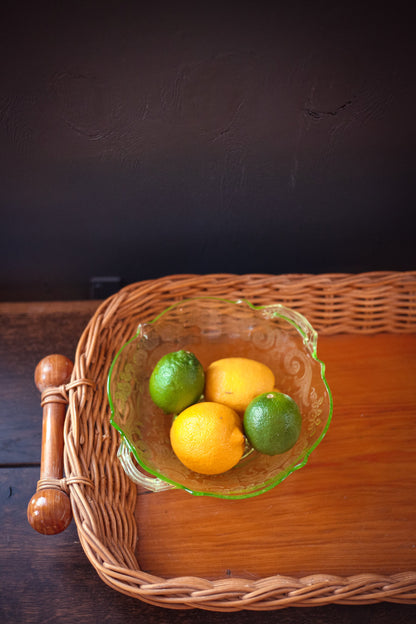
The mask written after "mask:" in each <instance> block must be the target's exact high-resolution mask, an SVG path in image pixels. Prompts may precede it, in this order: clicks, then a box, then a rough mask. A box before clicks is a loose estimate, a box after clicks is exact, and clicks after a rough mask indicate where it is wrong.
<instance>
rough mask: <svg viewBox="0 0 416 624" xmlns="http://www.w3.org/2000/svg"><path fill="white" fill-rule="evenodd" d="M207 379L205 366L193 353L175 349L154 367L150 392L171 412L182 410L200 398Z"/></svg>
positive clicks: (157, 401) (158, 404)
mask: <svg viewBox="0 0 416 624" xmlns="http://www.w3.org/2000/svg"><path fill="white" fill-rule="evenodd" d="M204 381H205V375H204V369H203V367H202V364H201V363H200V361H199V360H198V358H197V357H196V356H195V355H194V354H193V353H191V352H190V351H185V350H183V349H181V350H180V351H172V352H171V353H167V354H166V355H164V356H163V357H161V358H160V360H159V361H158V362H157V364H156V366H155V367H154V369H153V371H152V374H151V376H150V380H149V391H150V396H151V398H152V400H153V401H154V403H156V405H157V406H158V407H160V408H162V409H163V411H164V412H166V413H167V414H178V413H179V412H181V411H182V410H184V409H185V408H186V407H188V406H189V405H192V403H195V402H196V401H198V400H199V399H200V397H201V395H202V392H203V390H204Z"/></svg>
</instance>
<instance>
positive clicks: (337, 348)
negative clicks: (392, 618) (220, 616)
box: [136, 334, 416, 579]
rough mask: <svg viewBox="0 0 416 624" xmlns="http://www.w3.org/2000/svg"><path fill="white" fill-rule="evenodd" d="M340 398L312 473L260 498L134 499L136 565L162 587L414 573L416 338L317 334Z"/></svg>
mask: <svg viewBox="0 0 416 624" xmlns="http://www.w3.org/2000/svg"><path fill="white" fill-rule="evenodd" d="M318 356H319V357H320V359H322V360H323V361H324V362H325V364H326V370H327V380H328V383H329V386H330V388H331V391H332V394H333V400H334V413H333V419H332V423H331V426H330V428H329V431H328V433H327V435H326V437H325V439H324V440H323V441H322V442H321V444H320V446H318V448H317V449H316V450H315V451H314V453H313V454H312V456H311V457H310V459H309V462H308V464H307V465H306V466H305V467H304V468H302V469H301V470H299V471H298V472H296V473H294V474H292V475H291V476H290V477H289V478H288V479H286V480H285V481H284V482H283V483H282V484H280V485H279V486H277V487H276V488H275V489H274V490H272V491H270V492H268V493H266V494H263V495H261V496H258V497H255V498H252V499H248V500H242V501H227V500H224V501H223V500H219V499H213V498H208V497H196V496H192V495H190V494H187V493H185V492H182V491H179V490H171V491H167V492H161V493H150V492H145V491H144V490H141V489H139V496H138V502H137V508H136V521H137V525H138V544H137V552H136V555H137V558H138V560H139V561H140V566H141V569H142V570H144V571H146V572H149V573H151V574H155V575H159V576H163V577H165V578H169V577H178V576H189V575H192V576H198V577H203V578H223V577H227V576H232V577H243V578H253V579H256V578H265V577H267V576H271V575H274V574H281V575H288V576H296V577H302V576H307V575H309V574H316V573H323V574H335V575H340V576H348V575H352V574H358V573H361V572H370V573H379V574H385V575H390V574H394V573H397V572H404V571H409V570H416V504H415V492H416V471H415V457H416V383H415V372H416V335H414V334H412V335H398V334H378V335H373V336H365V335H364V336H363V335H336V336H320V338H319V341H318Z"/></svg>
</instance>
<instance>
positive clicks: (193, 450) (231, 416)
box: [170, 401, 245, 475]
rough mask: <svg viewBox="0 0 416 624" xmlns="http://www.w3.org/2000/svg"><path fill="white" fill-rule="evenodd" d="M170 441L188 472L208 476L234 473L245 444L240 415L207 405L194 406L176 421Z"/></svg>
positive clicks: (213, 405)
mask: <svg viewBox="0 0 416 624" xmlns="http://www.w3.org/2000/svg"><path fill="white" fill-rule="evenodd" d="M170 441H171V444H172V449H173V451H174V453H175V455H176V456H177V457H178V459H179V460H180V461H181V462H182V463H183V464H184V465H185V466H186V467H187V468H189V469H190V470H193V471H194V472H198V473H201V474H205V475H215V474H221V473H223V472H226V471H227V470H230V469H231V468H232V467H233V466H235V465H236V464H237V463H238V462H239V461H240V459H241V457H242V455H243V452H244V444H245V439H244V435H243V431H242V424H241V419H240V417H239V416H238V414H237V413H236V412H235V411H234V410H232V409H231V408H230V407H227V406H226V405H221V404H220V403H212V402H207V401H205V402H201V403H196V404H194V405H191V406H190V407H188V408H187V409H185V410H184V411H183V412H181V413H180V414H179V415H178V416H177V417H176V418H175V420H174V421H173V423H172V427H171V430H170Z"/></svg>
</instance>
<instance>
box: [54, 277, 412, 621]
mask: <svg viewBox="0 0 416 624" xmlns="http://www.w3.org/2000/svg"><path fill="white" fill-rule="evenodd" d="M204 294H209V295H213V296H227V297H230V298H231V297H233V298H234V297H235V298H246V299H248V300H250V301H251V302H253V303H255V304H262V303H263V304H264V303H277V302H279V303H283V304H285V305H287V306H289V307H292V308H294V309H297V310H299V311H300V312H302V313H303V314H305V315H306V316H307V318H308V319H309V320H310V321H311V323H312V325H313V326H314V327H315V328H316V329H317V330H318V331H319V332H320V333H326V334H332V333H340V332H350V333H359V332H361V333H374V332H401V333H402V332H415V331H416V271H407V272H400V273H397V272H394V273H393V272H374V273H362V274H358V275H352V274H326V275H319V276H317V275H282V276H273V275H253V274H252V275H241V276H238V275H229V274H213V275H204V276H201V275H175V276H168V277H164V278H160V279H156V280H148V281H143V282H139V283H137V284H131V285H129V286H127V287H126V288H124V289H122V290H121V291H120V292H119V293H117V294H115V295H113V296H112V297H110V298H109V299H107V300H106V301H104V302H103V303H102V305H100V307H99V308H98V310H97V311H96V313H95V314H94V315H93V317H92V318H91V320H90V322H89V323H88V325H87V327H86V329H85V331H84V332H83V334H82V336H81V338H80V340H79V343H78V347H77V351H76V355H75V366H74V372H73V377H72V383H71V384H70V386H69V389H68V398H69V406H68V412H67V417H66V420H65V431H64V436H65V472H66V475H67V478H66V481H67V487H68V489H69V491H70V497H71V503H72V509H73V514H74V519H75V522H76V525H77V529H78V534H79V538H80V541H81V544H82V546H83V548H84V551H85V553H86V555H87V557H88V559H89V560H90V562H91V564H92V565H93V566H94V568H95V569H96V571H97V573H98V574H99V576H100V577H101V578H102V579H103V581H104V582H105V583H107V584H108V585H109V586H110V587H113V588H114V589H116V590H117V591H119V592H121V593H124V594H127V595H129V596H132V597H135V598H139V599H140V600H142V601H144V602H148V603H150V604H154V605H157V606H163V607H169V608H176V609H186V608H200V609H208V610H214V611H239V610H242V609H247V610H249V609H251V610H259V611H260V610H272V609H281V608H284V607H288V606H298V607H299V606H319V605H325V604H328V603H339V604H369V603H375V602H380V601H390V602H402V603H416V572H413V571H409V572H403V573H400V574H394V575H392V576H382V575H379V574H371V573H369V574H357V575H355V576H348V577H343V578H342V577H338V576H329V575H321V574H314V575H312V576H308V577H304V578H292V577H287V576H280V575H276V576H271V577H268V578H263V579H259V580H252V579H250V580H248V579H244V578H221V579H216V580H206V579H202V578H197V577H188V576H184V577H180V578H169V579H165V578H160V577H155V576H152V575H149V574H147V573H145V572H143V571H141V570H140V565H139V563H138V562H137V561H136V559H135V555H134V552H135V546H136V540H137V526H136V523H135V518H134V511H135V504H136V487H135V486H134V485H133V484H132V482H131V481H130V480H129V479H128V478H127V477H126V475H125V473H124V472H123V470H122V468H121V466H120V464H119V462H118V460H117V457H116V454H117V449H118V442H119V440H118V434H117V433H116V431H115V430H114V429H113V428H112V427H111V426H110V424H109V410H108V405H107V396H106V379H107V374H108V368H109V366H110V363H111V361H112V359H113V357H114V356H115V354H116V353H117V351H118V349H119V348H120V346H121V345H122V344H123V343H124V342H125V341H126V340H127V339H128V338H129V337H131V336H132V335H133V334H134V332H135V330H136V327H137V324H138V322H139V321H145V320H150V319H151V318H152V317H153V316H154V315H155V312H159V311H160V310H162V309H163V308H164V307H166V305H168V304H169V303H171V302H172V301H178V300H180V299H184V298H186V297H192V296H197V295H204ZM77 380H78V381H79V380H89V384H90V382H92V383H93V386H94V387H92V386H91V385H89V384H87V383H74V381H77Z"/></svg>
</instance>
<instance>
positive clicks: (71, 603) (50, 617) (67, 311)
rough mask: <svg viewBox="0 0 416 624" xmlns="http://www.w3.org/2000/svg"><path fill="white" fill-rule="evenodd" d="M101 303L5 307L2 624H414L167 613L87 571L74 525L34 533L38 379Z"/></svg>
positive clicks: (397, 615)
mask: <svg viewBox="0 0 416 624" xmlns="http://www.w3.org/2000/svg"><path fill="white" fill-rule="evenodd" d="M98 303H99V302H97V301H85V302H67V303H64V302H62V303H61V302H54V303H1V304H0V387H1V404H0V422H1V437H0V439H1V442H0V468H1V470H0V492H1V506H0V514H1V531H0V545H1V556H0V571H1V579H0V621H1V622H2V624H6V623H9V622H10V623H11V622H13V623H20V622H22V623H23V622H24V623H31V622H45V621H51V622H59V623H64V622H77V623H78V624H82V623H83V622H88V623H90V622H105V621H108V622H112V623H114V624H116V623H117V622H122V623H123V624H128V623H129V622H138V621H140V622H172V623H175V622H177V623H181V624H186V623H188V622H189V623H190V622H192V623H198V622H218V623H219V622H221V623H224V624H227V623H231V622H239V623H241V624H245V623H246V622H264V623H267V622H277V621H278V622H281V623H289V622H290V623H293V624H296V623H306V622H312V621H313V622H315V623H316V624H322V623H330V622H334V623H335V622H336V624H345V623H347V622H348V623H349V622H366V623H376V622H377V624H385V623H392V624H393V623H394V624H401V623H405V622H406V624H407V623H409V622H416V607H415V606H413V605H405V604H394V603H387V602H383V603H377V604H371V605H364V606H363V605H361V606H345V605H334V604H330V605H328V606H325V607H316V608H288V609H283V610H279V611H277V612H276V611H267V612H261V611H242V612H236V613H215V612H209V611H202V610H178V611H176V610H175V611H174V610H170V609H169V610H168V609H163V608H160V607H153V606H150V605H148V604H145V603H143V602H141V601H139V600H135V599H133V598H129V597H126V596H124V595H122V594H120V593H119V592H116V591H114V590H112V589H110V588H109V587H107V586H106V585H105V584H104V583H103V582H102V581H101V579H100V578H99V577H98V575H97V573H96V572H95V570H94V569H93V567H92V566H91V564H90V562H89V560H88V558H87V557H86V555H85V553H84V551H83V549H82V547H81V545H80V543H79V539H78V534H77V529H76V526H75V523H74V521H72V523H71V525H70V526H69V528H68V529H67V530H66V531H65V532H63V533H61V534H59V535H55V536H43V535H40V534H38V533H36V532H35V531H34V530H33V529H32V528H31V527H30V526H29V524H28V522H27V519H26V509H27V504H28V501H29V500H30V498H31V496H32V494H33V493H34V492H35V489H36V482H37V480H38V478H39V465H40V449H41V410H40V405H39V399H40V397H39V392H38V390H37V389H36V387H35V385H34V381H33V373H34V369H35V366H36V364H37V363H38V361H39V360H40V359H41V358H43V357H44V356H45V355H48V354H50V353H62V354H63V355H66V356H67V357H69V358H70V359H73V358H74V354H75V348H76V345H77V342H78V339H79V336H80V334H81V332H82V330H83V329H84V327H85V325H86V324H87V322H88V320H89V318H90V317H91V315H92V314H93V312H94V310H95V309H96V307H97V306H98Z"/></svg>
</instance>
